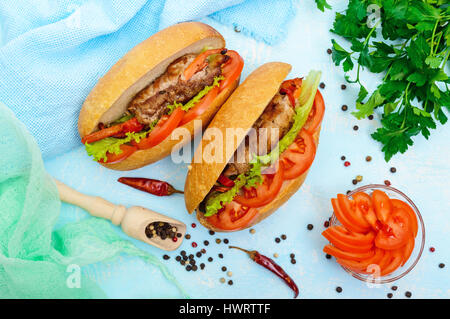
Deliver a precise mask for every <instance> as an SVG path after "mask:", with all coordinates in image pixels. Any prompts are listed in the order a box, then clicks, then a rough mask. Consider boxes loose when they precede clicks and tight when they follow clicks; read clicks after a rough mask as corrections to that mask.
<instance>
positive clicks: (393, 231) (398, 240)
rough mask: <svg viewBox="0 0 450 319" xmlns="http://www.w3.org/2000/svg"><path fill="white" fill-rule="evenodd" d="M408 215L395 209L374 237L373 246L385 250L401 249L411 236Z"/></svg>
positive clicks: (401, 209)
mask: <svg viewBox="0 0 450 319" xmlns="http://www.w3.org/2000/svg"><path fill="white" fill-rule="evenodd" d="M410 227H411V226H410V222H409V216H408V213H407V212H406V211H405V210H404V209H403V208H396V209H395V210H394V211H393V212H392V214H391V216H389V219H388V220H387V222H386V223H385V224H384V225H383V228H382V229H380V231H379V232H378V234H377V236H376V237H375V245H376V246H377V247H379V248H382V249H386V250H395V249H398V248H401V247H403V246H404V245H405V244H406V243H407V242H408V240H409V237H411V236H412V233H411V228H410Z"/></svg>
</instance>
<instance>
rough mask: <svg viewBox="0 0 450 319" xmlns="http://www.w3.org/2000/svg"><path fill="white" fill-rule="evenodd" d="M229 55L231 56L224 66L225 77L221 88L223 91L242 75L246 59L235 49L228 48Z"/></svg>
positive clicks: (223, 73)
mask: <svg viewBox="0 0 450 319" xmlns="http://www.w3.org/2000/svg"><path fill="white" fill-rule="evenodd" d="M227 55H228V56H229V57H230V58H231V59H230V60H228V62H227V63H225V64H224V65H223V66H222V75H223V76H224V77H225V79H224V80H222V82H221V83H220V86H219V88H220V90H219V92H222V91H223V90H224V89H225V88H227V87H228V86H229V85H231V84H232V83H233V82H234V81H236V80H237V78H238V77H239V76H240V75H241V73H242V69H243V68H244V59H242V57H241V56H240V55H239V53H237V52H236V51H233V50H228V51H227Z"/></svg>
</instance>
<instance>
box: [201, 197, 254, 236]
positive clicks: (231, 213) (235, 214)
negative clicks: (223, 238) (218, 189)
mask: <svg viewBox="0 0 450 319" xmlns="http://www.w3.org/2000/svg"><path fill="white" fill-rule="evenodd" d="M257 214H258V209H256V208H248V207H244V206H242V205H241V204H238V203H236V202H235V201H232V202H230V203H228V204H227V205H226V206H225V207H224V208H223V209H222V210H221V211H220V212H218V213H217V214H215V215H213V216H210V217H206V219H207V220H208V222H209V223H210V224H211V225H213V226H214V227H216V228H217V229H221V230H239V229H242V228H244V227H245V226H247V225H248V224H249V223H250V222H251V221H252V220H253V219H254V218H255V217H256V215H257Z"/></svg>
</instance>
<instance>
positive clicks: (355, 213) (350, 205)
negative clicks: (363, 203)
mask: <svg viewBox="0 0 450 319" xmlns="http://www.w3.org/2000/svg"><path fill="white" fill-rule="evenodd" d="M337 199H338V203H339V207H340V208H341V210H342V213H343V214H345V217H346V218H347V219H348V220H349V221H350V222H351V223H353V224H355V225H357V226H358V227H361V228H362V229H364V230H365V232H366V231H369V230H370V224H369V223H368V222H367V221H366V220H365V219H364V217H363V215H362V212H361V211H360V210H359V209H358V210H357V209H355V202H353V201H350V199H348V197H347V196H345V195H343V194H338V195H337Z"/></svg>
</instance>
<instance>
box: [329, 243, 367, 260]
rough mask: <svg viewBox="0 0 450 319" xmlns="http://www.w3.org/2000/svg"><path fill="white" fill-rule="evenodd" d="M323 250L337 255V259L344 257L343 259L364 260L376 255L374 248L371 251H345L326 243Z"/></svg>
mask: <svg viewBox="0 0 450 319" xmlns="http://www.w3.org/2000/svg"><path fill="white" fill-rule="evenodd" d="M323 251H324V253H326V254H329V255H331V256H334V257H336V258H337V259H340V258H342V259H349V260H357V261H360V260H364V259H367V258H370V257H372V256H373V255H375V250H374V249H371V250H369V251H366V252H362V253H353V252H348V251H344V250H342V249H339V248H337V247H334V246H332V245H326V246H325V247H323Z"/></svg>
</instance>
